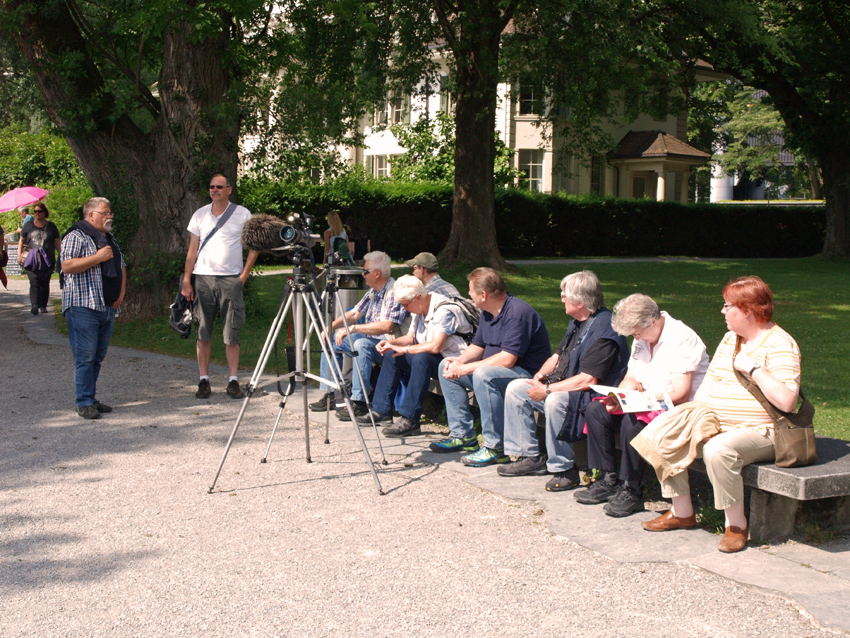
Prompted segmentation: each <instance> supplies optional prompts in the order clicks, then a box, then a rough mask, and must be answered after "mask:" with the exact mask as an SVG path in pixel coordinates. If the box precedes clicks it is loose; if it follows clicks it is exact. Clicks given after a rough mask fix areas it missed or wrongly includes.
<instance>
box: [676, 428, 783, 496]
mask: <svg viewBox="0 0 850 638" xmlns="http://www.w3.org/2000/svg"><path fill="white" fill-rule="evenodd" d="M774 455H775V450H774V447H773V430H772V429H770V430H768V431H767V434H762V433H761V432H760V431H758V430H755V429H752V428H741V429H740V430H734V431H732V432H722V433H721V434H718V435H717V436H714V437H712V438H711V439H709V440H708V441H707V442H706V443H705V444H703V445H701V446H700V447H699V448H698V450H697V458H702V459H703V460H704V461H705V468H706V470H707V471H708V478H709V480H710V481H711V486H712V487H713V488H714V507H715V508H716V509H718V510H725V509H726V508H728V507H731V506H733V505H737V504H738V503H743V502H744V481H743V479H742V478H741V468H742V467H744V466H745V465H749V464H750V463H759V462H761V461H772V460H773V459H774ZM690 493H691V490H690V485H689V483H688V473H687V471H685V472H681V473H679V474H676V475H675V476H671V477H670V478H669V479H667V480H666V481H663V482H662V483H661V494H662V496H664V497H665V498H672V497H674V496H685V495H689V494H690Z"/></svg>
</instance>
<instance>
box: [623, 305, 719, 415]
mask: <svg viewBox="0 0 850 638" xmlns="http://www.w3.org/2000/svg"><path fill="white" fill-rule="evenodd" d="M661 315H662V316H663V317H664V329H663V330H662V331H661V336H660V337H659V338H658V343H656V344H655V348H653V350H652V352H650V350H649V344H647V343H646V341H644V340H643V339H635V340H634V343H633V344H632V356H631V358H630V359H629V374H630V375H631V376H632V377H634V378H635V379H636V380H637V381H639V382H640V384H641V385H642V386H643V389H644V390H646V391H647V392H670V390H671V389H672V379H671V377H672V375H675V374H686V373H688V372H693V373H694V375H693V378H692V381H691V393H690V395H689V396H688V399H687V400H688V401H693V398H694V394H696V391H697V389H699V387H700V385H701V384H702V380H703V379H704V378H705V373H706V371H707V370H708V353H707V352H706V351H705V344H704V343H703V342H702V339H700V338H699V335H698V334H697V333H696V332H694V331H693V330H692V329H691V328H689V327H688V326H686V325H685V324H684V323H682V322H681V321H679V320H678V319H673V317H671V316H670V315H668V314H667V313H666V312H664V311H662V312H661Z"/></svg>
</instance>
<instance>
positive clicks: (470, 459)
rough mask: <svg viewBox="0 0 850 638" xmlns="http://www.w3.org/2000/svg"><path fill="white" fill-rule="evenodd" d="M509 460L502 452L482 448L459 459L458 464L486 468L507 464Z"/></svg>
mask: <svg viewBox="0 0 850 638" xmlns="http://www.w3.org/2000/svg"><path fill="white" fill-rule="evenodd" d="M510 460H511V457H509V456H505V451H504V450H491V449H490V448H488V447H482V448H481V449H480V450H478V451H477V452H473V453H472V454H467V455H466V456H464V457H463V458H461V460H460V462H461V463H463V464H464V465H468V466H469V467H487V466H488V465H494V464H496V463H509V462H510Z"/></svg>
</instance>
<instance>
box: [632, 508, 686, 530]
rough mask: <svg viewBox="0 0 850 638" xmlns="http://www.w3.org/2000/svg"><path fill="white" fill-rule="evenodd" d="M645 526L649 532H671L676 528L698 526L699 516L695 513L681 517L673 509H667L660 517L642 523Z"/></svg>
mask: <svg viewBox="0 0 850 638" xmlns="http://www.w3.org/2000/svg"><path fill="white" fill-rule="evenodd" d="M641 525H642V526H643V528H644V529H645V530H646V531H648V532H669V531H671V530H674V529H692V528H694V527H696V526H697V517H696V515H695V514H691V515H690V516H686V517H685V518H679V517H678V516H673V510H667V511H666V512H664V513H663V514H662V515H661V516H659V517H658V518H653V519H652V520H651V521H645V522H643V523H641Z"/></svg>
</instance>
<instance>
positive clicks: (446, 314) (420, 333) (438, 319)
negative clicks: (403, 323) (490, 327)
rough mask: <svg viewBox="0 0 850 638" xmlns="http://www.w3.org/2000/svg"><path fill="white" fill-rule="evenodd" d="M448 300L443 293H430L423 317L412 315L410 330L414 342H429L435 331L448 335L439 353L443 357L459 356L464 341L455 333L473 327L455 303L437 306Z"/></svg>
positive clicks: (469, 329) (462, 349)
mask: <svg viewBox="0 0 850 638" xmlns="http://www.w3.org/2000/svg"><path fill="white" fill-rule="evenodd" d="M448 301H449V300H448V298H446V297H444V296H443V295H440V294H437V293H432V294H431V304H430V305H429V306H428V313H427V314H426V315H425V316H424V317H423V316H422V315H413V321H412V322H411V324H410V332H411V333H412V334H413V340H414V342H415V343H429V342H430V341H433V339H434V336H435V334H436V333H437V332H442V333H444V334H446V335H448V338H447V339H446V342H445V344H443V349H442V350H440V354H441V355H443V356H444V357H459V356H460V354H461V353H462V352H463V351H464V350H466V341H464V340H463V337H459V336H458V335H457V334H455V333H464V334H466V333H472V332H473V329H472V326H471V325H469V321H467V320H466V317H464V316H463V311H462V310H461V309H460V307H458V305H457V304H454V303H446V304H445V305H443V306H442V307H440V308H439V309H438V308H437V306H439V305H440V304H441V303H443V302H448Z"/></svg>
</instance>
